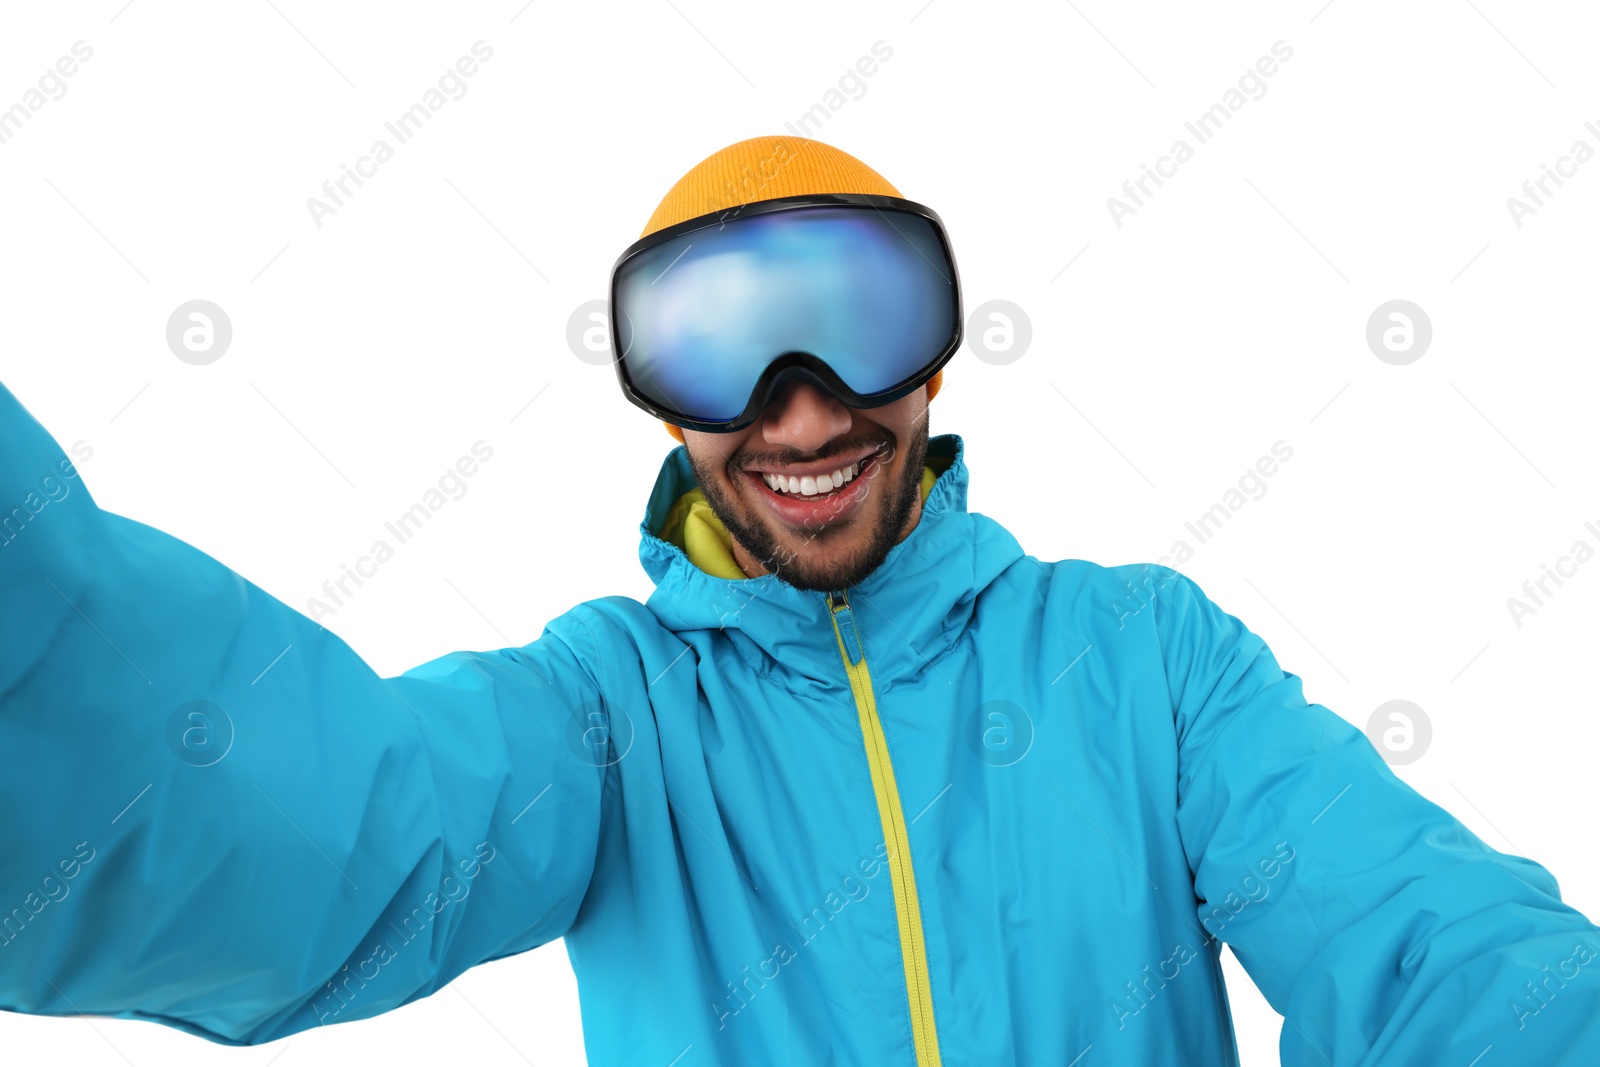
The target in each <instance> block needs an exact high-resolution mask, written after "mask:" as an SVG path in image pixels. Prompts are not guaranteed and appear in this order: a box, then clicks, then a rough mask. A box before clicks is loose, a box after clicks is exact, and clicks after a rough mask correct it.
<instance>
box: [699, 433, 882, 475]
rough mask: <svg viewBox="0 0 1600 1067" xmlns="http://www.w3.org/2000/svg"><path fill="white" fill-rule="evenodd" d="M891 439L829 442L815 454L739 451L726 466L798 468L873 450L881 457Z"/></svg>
mask: <svg viewBox="0 0 1600 1067" xmlns="http://www.w3.org/2000/svg"><path fill="white" fill-rule="evenodd" d="M894 445H895V443H894V440H893V439H892V438H868V439H865V440H860V441H830V442H828V448H827V449H826V450H819V451H815V452H795V451H792V450H791V451H784V452H754V451H740V452H739V454H738V455H735V456H732V457H730V458H729V460H728V466H729V467H730V468H732V469H734V470H741V469H748V468H750V467H759V466H773V467H789V466H794V467H798V466H800V465H802V464H811V463H827V462H829V461H831V460H834V459H843V458H844V457H846V456H855V455H857V454H858V453H860V452H861V450H862V449H865V448H870V449H873V455H875V456H876V455H882V454H883V453H884V452H886V451H888V450H890V449H893V448H894Z"/></svg>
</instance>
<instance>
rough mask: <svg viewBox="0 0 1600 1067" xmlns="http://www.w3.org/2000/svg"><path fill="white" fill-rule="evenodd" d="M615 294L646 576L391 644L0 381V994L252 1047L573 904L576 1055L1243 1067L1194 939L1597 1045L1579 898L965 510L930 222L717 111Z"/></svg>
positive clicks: (1201, 619) (527, 936)
mask: <svg viewBox="0 0 1600 1067" xmlns="http://www.w3.org/2000/svg"><path fill="white" fill-rule="evenodd" d="M612 307H613V311H614V315H613V318H614V328H613V335H614V343H615V346H616V347H615V351H616V352H617V353H618V362H617V372H618V377H619V380H620V382H621V384H622V387H623V390H624V393H625V395H627V396H628V398H629V399H630V400H632V401H633V402H634V403H635V404H638V405H639V406H641V407H643V408H645V409H646V410H649V411H651V412H653V413H655V414H657V415H659V416H661V417H662V418H663V419H665V420H667V422H668V425H669V429H670V430H672V432H673V433H674V435H675V436H680V438H681V440H682V441H683V443H684V446H685V447H683V448H680V449H675V450H674V451H673V452H672V453H671V454H670V455H668V457H667V459H666V462H665V463H664V464H663V466H662V469H661V473H660V476H659V478H658V480H657V482H656V486H655V490H654V492H653V493H652V495H651V497H650V500H649V502H648V506H647V507H646V509H645V515H644V521H643V523H642V526H641V533H642V538H641V549H640V555H641V559H642V561H643V563H644V566H645V568H646V569H647V571H648V572H649V574H650V576H651V577H652V579H653V580H654V581H655V584H656V589H655V592H654V593H653V595H652V596H651V597H650V599H649V601H648V602H647V603H646V604H639V603H637V602H635V601H632V600H629V599H627V598H622V597H604V598H599V599H595V600H591V601H588V602H586V603H583V604H580V605H578V606H576V607H574V608H573V609H572V610H570V611H569V612H567V613H565V614H563V615H562V616H560V617H559V618H557V619H555V620H554V621H552V622H551V623H550V624H549V626H548V627H547V628H546V630H545V632H544V633H543V634H542V635H541V636H540V637H539V638H538V640H535V641H533V642H532V643H530V644H527V645H525V646H523V647H521V648H515V649H504V650H500V651H497V652H488V653H475V652H458V653H454V654H451V655H447V656H444V657H443V658H441V659H438V660H435V661H433V662H431V663H428V664H426V665H424V666H421V667H418V668H416V669H414V670H412V671H410V672H407V673H406V674H405V675H403V676H400V677H397V678H390V679H380V678H378V677H377V676H376V675H375V674H374V673H373V672H372V671H371V670H370V669H369V668H368V667H367V666H366V665H365V664H364V663H363V662H362V660H361V659H360V658H359V657H358V656H357V655H356V654H355V653H354V652H353V651H351V650H350V649H349V648H348V647H347V646H346V645H344V644H343V643H342V642H341V641H339V640H338V639H337V638H336V637H334V636H332V635H331V634H329V633H328V632H326V631H324V630H321V629H320V628H319V627H317V626H315V625H314V624H313V623H312V622H311V621H310V620H308V619H306V618H305V617H303V616H302V615H300V614H298V613H297V612H295V611H293V610H292V609H290V608H288V607H287V606H285V605H283V604H282V603H280V602H278V601H276V600H274V599H272V598H271V597H269V596H268V595H266V594H265V593H263V592H262V591H261V590H260V589H258V588H256V587H255V586H253V585H250V584H249V583H248V582H246V581H245V580H244V579H242V578H240V577H239V576H237V575H235V574H233V573H232V572H230V571H229V570H227V569H226V568H224V567H223V566H221V565H220V564H218V563H217V562H215V561H214V560H212V559H210V558H209V557H207V556H205V555H203V554H202V553H200V552H198V551H197V550H195V549H193V548H190V547H189V546H186V545H184V544H182V543H181V542H178V541H176V540H174V539H172V538H170V537H167V536H166V535H163V534H161V533H159V532H158V531H156V530H153V529H150V528H149V527H146V526H142V525H140V524H138V523H137V522H134V521H132V520H129V519H125V518H121V517H119V516H116V515H112V514H109V513H106V512H103V511H100V510H99V509H97V508H96V506H95V505H94V503H93V501H92V500H91V499H90V497H89V496H88V494H87V491H86V490H84V489H83V488H82V487H81V486H79V485H76V483H75V481H74V479H75V472H74V471H73V470H72V468H71V464H70V462H69V461H67V460H65V459H64V458H63V455H62V451H61V449H60V447H59V446H58V445H57V444H56V443H55V442H54V441H53V440H52V439H51V438H50V437H49V435H48V434H47V433H45V432H44V430H43V429H42V428H41V427H39V426H38V424H37V423H35V422H34V421H33V420H32V419H31V418H29V417H28V416H27V414H26V413H25V412H24V411H23V410H22V409H21V407H20V406H19V405H18V404H17V403H16V402H15V401H14V400H13V399H12V398H11V397H10V395H9V394H3V398H4V406H3V407H0V489H3V490H4V494H5V496H4V499H7V500H24V501H33V500H38V499H42V498H40V497H39V494H38V492H37V489H38V487H39V486H41V485H45V484H46V483H45V482H44V481H41V479H45V480H47V481H48V483H49V484H51V485H54V486H56V487H57V489H58V490H60V491H53V490H50V489H49V488H48V486H46V488H45V493H46V495H47V496H48V498H49V499H48V503H47V504H45V503H40V504H39V505H38V506H37V508H35V507H34V506H33V505H32V504H31V503H30V504H28V505H27V506H26V507H24V508H23V509H21V510H20V511H16V512H13V513H12V514H13V515H15V516H20V518H19V519H18V521H17V523H16V524H14V526H13V527H8V528H7V531H6V533H7V540H6V543H5V544H4V546H3V547H0V597H3V600H0V606H3V608H4V610H3V611H0V694H4V707H3V712H0V752H3V753H4V759H5V774H4V775H3V776H0V812H3V813H4V816H5V822H6V825H7V828H8V837H7V840H6V844H5V847H4V848H0V887H3V888H4V891H5V892H6V893H7V894H8V897H7V899H6V901H5V906H6V907H8V908H9V909H10V910H8V911H7V912H5V917H4V918H3V919H0V1006H4V1007H6V1008H9V1009H11V1010H16V1011H26V1012H34V1013H41V1014H62V1015H66V1014H73V1013H77V1012H86V1013H91V1014H106V1015H117V1016H124V1017H128V1018H143V1019H153V1020H157V1021H160V1022H164V1023H166V1024H168V1025H171V1026H176V1027H180V1028H182V1029H185V1030H188V1031H190V1032H192V1033H195V1034H199V1035H202V1036H204V1037H207V1038H210V1039H211V1040H213V1041H219V1042H224V1043H229V1044H249V1043H258V1042H264V1041H270V1040H273V1039H275V1038H280V1037H283V1036H284V1035H287V1034H291V1033H295V1032H297V1031H301V1030H305V1029H308V1028H310V1027H313V1026H316V1025H319V1024H322V1025H328V1024H332V1023H337V1022H343V1021H347V1020H351V1019H357V1018H363V1017H367V1016H371V1015H375V1014H377V1013H380V1012H383V1011H387V1010H389V1009H391V1008H394V1007H397V1006H399V1005H401V1004H404V1003H406V1002H408V1001H410V1000H413V999H416V998H418V997H422V996H426V995H428V994H429V993H432V992H433V991H435V990H437V989H438V988H440V987H441V986H442V985H443V984H445V983H446V982H448V981H449V980H450V979H452V978H453V977H455V976H456V975H458V974H460V973H461V972H462V971H463V970H465V969H467V968H469V967H471V966H473V965H475V964H477V963H479V962H482V961H485V960H490V959H496V958H499V957H503V956H507V955H511V954H513V953H517V952H522V951H525V950H527V949H529V948H532V947H534V946H536V945H539V944H542V943H545V942H548V941H550V940H553V939H555V938H558V937H564V938H565V939H566V943H567V949H568V952H569V954H570V957H571V960H572V963H573V966H574V969H575V971H576V973H577V977H578V982H579V990H580V994H581V998H582V1004H583V1013H584V1035H585V1044H586V1047H587V1050H588V1054H589V1056H590V1057H591V1061H592V1062H594V1063H596V1064H606V1065H612V1064H653V1065H658V1067H664V1065H667V1064H682V1065H685V1067H688V1065H699V1064H874V1065H876V1064H886V1063H899V1064H907V1065H911V1064H915V1065H917V1067H929V1065H935V1064H940V1063H949V1064H952V1065H954V1064H962V1065H965V1064H1013V1063H1015V1064H1022V1063H1027V1064H1057V1065H1068V1064H1083V1065H1085V1067H1089V1065H1094V1064H1113V1063H1116V1064H1207V1065H1210V1064H1230V1063H1236V1062H1237V1054H1236V1052H1235V1045H1234V1039H1233V1032H1232V1025H1231V1021H1230V1018H1229V1014H1228V1007H1227V1000H1226V997H1225V993H1224V988H1223V981H1222V972H1221V968H1220V965H1219V962H1218V957H1219V951H1220V943H1221V942H1222V941H1226V942H1228V943H1230V944H1231V945H1232V946H1233V949H1234V951H1235V953H1236V954H1237V955H1238V958H1239V959H1240V961H1241V962H1242V963H1243V964H1244V966H1245V968H1246V969H1247V970H1248V971H1249V972H1250V975H1251V977H1252V978H1253V979H1254V980H1255V982H1256V983H1257V984H1258V985H1259V987H1260V988H1261V989H1262V991H1263V992H1264V993H1265V995H1266V997H1267V999H1268V1000H1269V1001H1270V1002H1271V1003H1272V1005H1273V1006H1274V1007H1275V1008H1276V1009H1277V1010H1279V1011H1280V1012H1282V1013H1283V1014H1284V1015H1285V1016H1286V1017H1287V1025H1286V1026H1285V1027H1284V1030H1283V1034H1282V1039H1281V1051H1282V1059H1283V1062H1284V1063H1286V1064H1296V1065H1311V1064H1334V1065H1338V1067H1343V1065H1347V1064H1348V1065H1355V1064H1378V1063H1384V1064H1388V1063H1396V1064H1422V1063H1427V1064H1432V1063H1444V1064H1460V1065H1463V1067H1465V1065H1467V1064H1469V1063H1481V1064H1484V1065H1485V1067H1487V1065H1489V1064H1506V1063H1517V1064H1521V1063H1541V1064H1550V1063H1562V1064H1567V1063H1591V1062H1594V1059H1595V1056H1596V1048H1597V1047H1600V1046H1597V1045H1596V1041H1597V1039H1600V993H1597V990H1600V955H1597V954H1600V930H1597V929H1596V927H1595V926H1594V925H1593V924H1592V923H1590V922H1589V921H1588V920H1587V919H1586V918H1585V917H1584V916H1583V915H1581V914H1579V913H1578V912H1576V911H1574V910H1573V909H1572V908H1570V907H1568V906H1566V905H1564V904H1563V903H1562V902H1561V900H1560V897H1559V895H1558V891H1557V886H1556V882H1555V880H1554V879H1553V878H1552V877H1551V876H1550V874H1549V873H1548V872H1547V871H1546V870H1545V869H1544V868H1543V867H1541V866H1539V865H1538V864H1536V863H1534V862H1531V861H1529V860H1525V859H1521V858H1518V857H1514V856H1508V855H1502V854H1500V853H1497V852H1495V851H1493V850H1491V849H1490V848H1488V846H1486V845H1485V844H1484V843H1483V842H1482V841H1480V840H1479V839H1478V838H1477V837H1475V836H1474V835H1473V834H1471V833H1470V832H1469V831H1467V830H1466V829H1465V828H1464V827H1463V826H1462V825H1461V824H1460V823H1459V822H1457V821H1456V820H1455V819H1454V818H1452V817H1451V816H1450V815H1449V814H1448V813H1447V812H1445V811H1443V810H1442V809H1440V808H1438V807H1437V806H1435V805H1433V804H1432V803H1430V802H1428V801H1427V800H1425V799H1423V798H1422V797H1421V796H1419V795H1418V794H1417V793H1415V792H1414V791H1412V790H1411V789H1410V788H1408V787H1407V786H1406V785H1405V784H1404V783H1402V782H1401V781H1400V780H1399V779H1398V778H1396V777H1395V776H1394V775H1393V774H1392V773H1391V772H1390V771H1389V769H1388V768H1387V766H1386V765H1385V764H1384V762H1383V761H1382V760H1381V759H1380V758H1379V756H1378V755H1377V753H1376V752H1375V751H1374V750H1373V748H1372V747H1371V745H1370V744H1369V743H1368V742H1367V740H1366V738H1365V736H1364V735H1363V734H1362V733H1361V732H1360V731H1359V730H1356V729H1355V728H1353V727H1352V726H1350V725H1349V724H1347V723H1346V722H1345V721H1344V720H1343V719H1341V718H1339V717H1338V716H1336V715H1335V714H1333V713H1332V712H1331V711H1329V710H1327V709H1326V708H1323V707H1321V706H1319V705H1315V704H1308V703H1307V702H1306V701H1305V699H1304V697H1303V695H1302V692H1301V686H1300V680H1299V679H1298V678H1297V677H1296V676H1294V675H1293V674H1289V673H1286V672H1285V671H1283V670H1282V669H1281V668H1280V667H1279V665H1278V663H1277V662H1276V660H1275V659H1274V658H1273V656H1272V654H1271V653H1270V652H1269V651H1268V649H1267V648H1266V646H1265V645H1264V644H1263V642H1262V641H1261V639H1260V638H1259V637H1257V636H1256V635H1255V634H1253V633H1251V632H1250V631H1249V630H1248V629H1246V628H1245V627H1244V625H1243V624H1242V623H1240V621H1239V620H1238V619H1236V618H1234V617H1233V616H1232V615H1229V614H1227V613H1225V612H1224V611H1222V610H1221V609H1220V608H1218V607H1217V606H1216V605H1215V604H1213V603H1212V602H1211V601H1210V600H1208V599H1207V598H1206V596H1205V595H1204V594H1203V593H1202V592H1201V591H1200V589H1199V588H1198V587H1197V586H1196V585H1195V584H1194V582H1192V581H1191V580H1189V579H1188V578H1186V577H1184V576H1183V575H1181V574H1178V573H1177V572H1174V571H1171V570H1168V569H1165V568H1160V567H1153V566H1147V565H1132V566H1121V567H1111V568H1104V567H1100V566H1096V565H1094V564H1091V563H1087V562H1084V561H1078V560H1068V561H1062V562H1053V563H1052V562H1044V561H1041V560H1038V559H1035V558H1033V557H1031V556H1027V555H1025V554H1024V553H1023V550H1022V549H1021V547H1020V546H1019V545H1018V544H1017V542H1016V540H1015V539H1013V538H1012V537H1011V535H1010V534H1008V533H1007V532H1006V531H1005V530H1004V529H1003V528H1002V527H1001V526H1000V525H999V524H998V523H996V522H995V521H993V520H991V519H988V518H986V517H983V516H980V515H976V514H972V513H970V512H968V511H967V510H966V506H965V500H966V489H967V483H968V469H967V467H966V464H965V459H964V451H963V444H962V441H961V439H960V438H959V437H957V436H954V435H950V434H945V435H940V436H937V437H932V438H930V436H929V431H928V421H927V413H928V402H929V401H930V400H931V399H932V398H933V396H934V394H935V392H936V391H937V389H938V387H939V383H940V381H941V376H942V367H943V365H944V363H945V362H946V361H948V359H949V358H950V357H951V355H952V354H953V353H954V352H955V351H956V348H957V346H958V344H959V341H960V318H961V316H960V301H959V294H958V288H957V282H956V275H955V267H954V260H953V258H952V257H951V255H950V250H949V244H948V240H947V237H946V235H945V233H944V231H943V228H942V226H941V225H940V223H939V220H938V217H937V215H936V214H934V213H933V212H931V211H929V210H928V209H927V208H924V207H922V206H921V205H918V204H915V203H913V202H911V201H907V200H904V199H902V198H901V196H900V194H899V192H898V191H897V190H896V189H895V188H894V187H893V186H891V185H889V183H888V182H887V181H885V180H884V179H883V178H882V177H881V176H880V175H878V174H877V173H876V172H874V171H873V170H871V169H870V168H868V167H867V166H866V165H864V164H863V163H861V162H860V161H858V160H856V159H854V158H852V157H850V156H848V155H846V154H845V153H843V152H840V151H838V150H836V149H833V148H830V147H828V146H826V145H823V144H820V143H818V142H815V141H808V140H804V139H800V138H770V137H764V138H755V139H752V140H749V141H743V142H740V143H738V144H735V145H732V146H730V147H728V148H726V149H723V150H722V151H720V152H718V153H716V154H714V155H712V156H711V157H709V158H708V159H706V160H705V161H703V162H702V163H700V164H699V165H697V166H696V167H695V168H694V169H692V170H691V171H690V172H689V173H688V174H686V175H685V176H684V177H683V179H682V180H680V181H679V182H678V184H677V185H676V186H675V187H674V188H673V190H672V191H671V192H669V193H668V195H667V197H666V199H665V200H663V201H662V203H661V206H660V207H659V208H658V209H657V211H656V213H655V216H654V217H653V218H652V219H651V221H650V223H649V225H648V226H647V227H646V229H645V233H644V235H643V237H642V238H641V240H640V241H639V242H637V243H636V244H635V245H634V246H633V247H631V248H630V249H628V251H627V252H626V253H625V254H624V256H623V257H622V259H620V260H619V261H618V264H617V267H616V270H615V272H614V277H613V285H612ZM269 663H271V664H272V668H271V669H270V670H268V671H265V673H262V668H263V667H265V666H267V665H268V664H269ZM224 741H226V742H227V747H226V748H225V749H224V748H223V742H224ZM12 904H15V905H16V906H15V907H14V908H13V907H11V905H12Z"/></svg>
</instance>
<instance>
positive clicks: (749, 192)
mask: <svg viewBox="0 0 1600 1067" xmlns="http://www.w3.org/2000/svg"><path fill="white" fill-rule="evenodd" d="M807 193H866V194H870V195H875V196H893V197H900V191H899V190H898V189H896V188H895V187H894V186H892V185H890V184H889V183H888V181H887V180H885V179H884V177H883V175H881V174H879V173H878V172H877V171H875V170H873V169H872V168H871V167H869V166H867V165H866V164H865V163H863V162H861V161H860V160H859V159H857V158H856V157H854V156H852V155H850V154H849V153H847V152H841V151H840V150H839V149H837V148H834V147H833V146H832V145H826V144H823V143H822V142H821V141H813V140H810V139H809V138H805V137H752V138H750V139H749V140H748V141H740V142H739V143H737V144H731V145H729V146H728V147H726V148H724V149H722V150H721V151H718V152H714V153H712V154H711V155H709V156H707V157H706V158H705V159H703V160H701V161H700V162H699V163H697V164H695V165H694V167H693V168H691V169H690V171H689V173H687V174H685V175H684V176H683V177H681V178H679V179H678V181H677V184H676V185H674V186H673V187H672V188H671V189H669V190H668V191H667V195H666V196H665V197H663V198H662V200H661V203H660V204H659V205H657V207H656V211H655V214H653V215H651V216H650V221H649V222H647V223H645V227H644V232H643V233H641V234H640V235H639V236H640V238H644V237H648V236H650V235H651V234H652V233H655V232H656V231H657V230H664V229H666V228H667V227H668V226H674V225H676V224H677V223H680V222H683V221H685V220H687V219H693V218H698V217H699V216H701V215H709V214H711V213H712V212H713V211H731V210H733V209H734V208H737V207H739V206H740V205H742V204H748V203H753V202H754V201H757V200H775V199H777V198H778V197H781V196H800V195H802V194H807ZM902 199H903V198H902ZM943 378H944V371H943V370H940V371H939V373H937V374H935V375H934V376H933V377H932V378H931V379H929V381H928V399H929V400H932V399H933V396H934V394H935V393H937V392H938V391H939V385H940V383H941V380H942V379H943ZM664 425H665V426H666V428H667V432H668V433H670V434H671V435H672V436H673V437H676V438H677V439H678V440H679V441H680V442H681V441H682V440H683V431H682V430H681V429H679V428H678V427H677V426H674V425H672V423H670V422H669V423H665V424H664Z"/></svg>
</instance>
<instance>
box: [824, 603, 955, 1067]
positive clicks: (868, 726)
mask: <svg viewBox="0 0 1600 1067" xmlns="http://www.w3.org/2000/svg"><path fill="white" fill-rule="evenodd" d="M836 596H837V598H838V599H837V600H835V597H836ZM827 603H828V613H829V615H830V616H831V617H832V619H833V636H834V638H835V639H836V640H837V641H838V642H839V655H840V657H841V658H843V660H844V670H845V674H847V675H848V676H849V678H850V691H851V693H852V694H853V695H854V696H855V699H856V712H857V714H859V715H860V717H861V736H862V738H863V739H864V740H865V743H866V750H867V766H868V767H869V768H870V769H871V770H872V791H873V793H874V794H875V795H876V796H877V800H878V818H879V819H880V820H882V822H883V837H884V840H885V841H887V842H888V853H889V855H888V866H889V881H890V884H891V885H892V887H893V889H894V910H895V915H896V917H897V918H898V919H899V923H900V961H901V963H902V964H904V966H905V971H906V1000H907V1002H908V1003H909V1006H910V1009H911V1043H912V1047H913V1048H914V1049H915V1051H916V1056H917V1064H918V1067H939V1034H938V1031H937V1030H936V1029H935V1027H934V1024H933V991H932V990H931V989H930V988H929V984H928V953H927V949H926V948H925V947H924V945H923V941H922V911H921V909H920V907H919V906H918V905H917V880H916V875H915V874H914V873H913V871H912V868H911V840H910V838H909V837H908V836H907V834H906V820H905V814H904V812H902V811H901V810H900V791H899V790H898V789H896V788H895V784H894V767H893V766H892V765H891V764H890V762H889V742H888V740H887V739H886V738H885V737H884V736H883V723H882V722H881V721H880V720H879V719H878V705H877V702H876V701H875V700H874V699H873V696H872V676H871V675H870V674H868V673H867V657H866V652H865V650H864V649H863V648H862V647H861V632H860V630H859V629H858V628H857V625H856V619H855V613H854V612H853V611H852V610H851V608H850V599H849V597H847V596H846V595H845V592H844V591H843V590H840V591H839V592H838V593H837V594H834V593H829V594H828V600H827ZM841 620H842V622H841ZM846 635H848V638H847V636H846Z"/></svg>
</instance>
